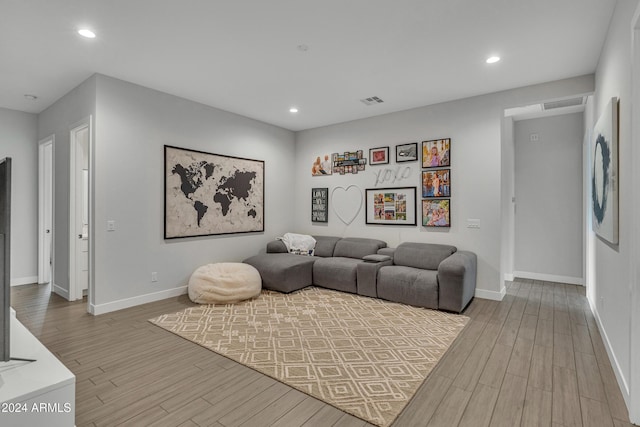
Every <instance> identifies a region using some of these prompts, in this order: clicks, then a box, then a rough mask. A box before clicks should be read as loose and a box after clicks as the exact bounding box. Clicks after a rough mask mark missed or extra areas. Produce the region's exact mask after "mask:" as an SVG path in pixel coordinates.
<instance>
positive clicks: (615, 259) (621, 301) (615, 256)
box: [587, 0, 640, 423]
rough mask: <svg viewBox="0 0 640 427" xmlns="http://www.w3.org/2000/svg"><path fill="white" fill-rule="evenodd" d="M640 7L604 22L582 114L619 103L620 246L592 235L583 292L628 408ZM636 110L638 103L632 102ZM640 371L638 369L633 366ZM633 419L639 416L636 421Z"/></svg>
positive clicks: (634, 4)
mask: <svg viewBox="0 0 640 427" xmlns="http://www.w3.org/2000/svg"><path fill="white" fill-rule="evenodd" d="M638 5H639V2H638V0H619V1H618V2H617V6H616V9H615V11H614V15H613V17H612V19H611V23H610V25H609V32H608V35H607V39H606V41H605V44H604V46H603V49H602V54H601V56H600V61H599V63H598V67H597V70H596V92H595V96H594V108H593V116H592V117H589V118H587V120H588V122H589V123H590V124H591V126H590V127H591V128H592V126H593V124H594V123H595V122H596V120H597V118H598V117H599V116H600V115H601V114H602V112H603V111H604V108H605V107H606V105H607V103H608V102H609V100H610V99H611V97H613V96H616V97H618V98H619V99H620V104H619V143H618V158H619V160H618V172H619V175H618V183H619V191H618V197H619V208H618V212H619V221H618V224H619V227H620V228H619V236H620V237H619V244H618V245H616V246H611V245H609V244H607V243H605V242H604V241H602V240H601V239H600V238H598V237H594V238H593V242H594V247H593V253H594V254H593V256H594V267H593V270H594V271H593V273H594V274H593V278H592V280H590V282H591V283H589V285H588V288H587V295H588V297H589V300H590V302H591V304H592V307H593V308H595V311H596V317H597V319H598V321H599V324H600V330H601V333H602V336H603V341H604V342H605V345H606V346H607V347H608V349H609V350H610V354H611V355H612V358H611V364H612V365H613V368H614V371H615V373H616V375H617V377H618V383H619V384H620V386H621V389H622V393H623V396H624V397H625V400H626V401H627V405H628V406H632V405H633V403H635V405H639V404H640V396H635V397H632V398H631V399H634V400H633V401H632V402H631V403H630V397H629V384H630V381H631V371H632V369H631V363H632V362H633V363H635V364H636V366H637V364H638V363H639V362H638V357H637V355H633V358H631V357H630V355H631V347H630V334H631V330H630V324H631V301H632V293H634V292H635V293H637V292H639V291H640V290H639V289H638V288H637V285H636V287H635V288H634V287H633V285H632V283H631V281H632V279H631V275H630V271H631V267H632V266H633V265H635V264H637V262H638V260H637V259H633V257H632V255H631V251H632V245H633V242H632V241H631V239H632V237H633V236H634V234H633V231H634V229H633V227H634V222H635V223H637V216H638V212H634V211H633V191H634V186H635V187H636V188H635V191H637V182H636V183H634V182H633V179H632V178H633V177H632V171H633V169H634V168H637V167H638V165H637V164H632V161H631V159H632V144H633V143H635V144H636V149H637V144H638V139H637V136H636V137H635V138H636V140H635V141H632V136H631V108H632V101H631V96H632V93H631V54H630V53H631V37H630V28H631V18H632V17H633V15H634V12H635V11H636V10H637V8H638ZM633 108H637V106H633ZM638 369H639V370H640V368H638ZM635 422H636V423H637V422H638V420H637V419H636V420H635Z"/></svg>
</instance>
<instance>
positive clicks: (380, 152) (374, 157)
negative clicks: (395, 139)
mask: <svg viewBox="0 0 640 427" xmlns="http://www.w3.org/2000/svg"><path fill="white" fill-rule="evenodd" d="M369 164H370V165H387V164H389V147H379V148H370V149H369Z"/></svg>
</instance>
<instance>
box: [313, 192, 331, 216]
mask: <svg viewBox="0 0 640 427" xmlns="http://www.w3.org/2000/svg"><path fill="white" fill-rule="evenodd" d="M328 221H329V189H328V188H312V189H311V222H328Z"/></svg>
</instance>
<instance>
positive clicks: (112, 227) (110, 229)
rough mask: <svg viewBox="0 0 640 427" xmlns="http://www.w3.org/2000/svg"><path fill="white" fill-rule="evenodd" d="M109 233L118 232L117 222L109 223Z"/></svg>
mask: <svg viewBox="0 0 640 427" xmlns="http://www.w3.org/2000/svg"><path fill="white" fill-rule="evenodd" d="M107 231H116V222H115V221H113V220H110V221H107Z"/></svg>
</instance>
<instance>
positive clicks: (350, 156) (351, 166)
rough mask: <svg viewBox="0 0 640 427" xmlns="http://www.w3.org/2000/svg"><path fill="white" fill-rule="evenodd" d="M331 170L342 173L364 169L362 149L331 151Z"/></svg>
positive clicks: (365, 163)
mask: <svg viewBox="0 0 640 427" xmlns="http://www.w3.org/2000/svg"><path fill="white" fill-rule="evenodd" d="M331 161H332V165H333V172H335V173H336V174H340V175H344V174H345V173H358V171H360V172H362V171H364V170H365V166H366V165H367V159H364V158H363V157H362V150H358V151H351V152H345V153H333V154H332V155H331Z"/></svg>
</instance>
